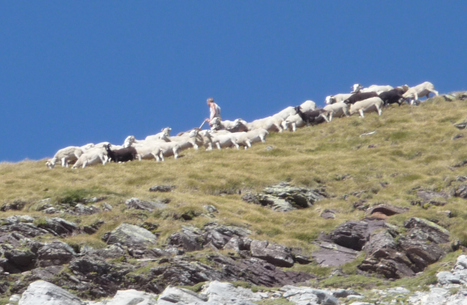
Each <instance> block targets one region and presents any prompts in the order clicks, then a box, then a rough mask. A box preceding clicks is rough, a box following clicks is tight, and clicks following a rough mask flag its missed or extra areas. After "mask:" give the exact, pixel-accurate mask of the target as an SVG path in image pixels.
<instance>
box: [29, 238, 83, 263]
mask: <svg viewBox="0 0 467 305" xmlns="http://www.w3.org/2000/svg"><path fill="white" fill-rule="evenodd" d="M75 255H76V253H75V251H74V250H73V248H72V247H70V246H69V245H68V244H66V243H64V242H61V241H54V242H51V243H48V244H44V245H43V246H41V247H40V248H39V249H38V251H37V260H38V265H39V267H47V266H53V265H63V264H67V263H69V262H70V261H71V260H72V259H73V257H74V256H75Z"/></svg>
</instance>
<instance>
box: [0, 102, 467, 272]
mask: <svg viewBox="0 0 467 305" xmlns="http://www.w3.org/2000/svg"><path fill="white" fill-rule="evenodd" d="M466 118H467V102H462V101H454V102H445V101H444V99H442V98H441V97H438V98H433V99H431V100H429V101H427V102H425V103H422V104H421V105H420V106H418V107H415V106H408V105H403V106H401V107H398V106H393V107H388V108H385V109H384V110H383V115H382V116H381V117H379V116H377V114H376V113H371V114H367V115H366V117H365V118H364V119H362V118H360V117H357V116H353V117H350V118H341V119H339V118H335V119H334V120H333V121H332V122H331V123H329V124H322V125H319V126H313V127H305V128H302V129H299V130H298V131H297V132H295V133H292V132H284V133H281V134H279V133H276V134H270V136H269V137H268V138H267V142H266V143H264V144H262V143H259V144H255V145H254V146H253V147H252V148H251V149H249V150H246V151H245V150H236V149H225V150H222V151H218V150H214V151H205V150H204V148H201V149H200V150H199V151H195V150H188V151H185V152H183V157H182V158H180V159H177V160H174V159H173V158H169V159H166V161H165V162H160V163H157V162H155V161H142V162H129V163H125V164H114V163H111V164H107V165H105V166H102V165H97V166H92V167H88V168H85V169H77V170H72V169H71V168H70V169H66V168H61V167H60V166H57V167H56V168H55V169H53V170H49V169H48V168H47V167H46V166H45V161H46V160H45V159H44V160H40V161H23V162H19V163H0V176H1V182H0V206H1V205H2V204H3V203H8V202H13V201H14V200H24V201H26V202H28V204H27V205H26V207H25V208H24V209H23V210H22V211H20V212H18V211H7V212H0V218H5V217H8V216H10V215H16V214H27V215H31V216H36V217H50V215H46V214H44V213H42V212H39V211H37V208H38V206H39V205H40V200H42V199H45V198H51V202H52V203H53V204H56V205H59V204H60V203H61V204H62V205H63V204H66V202H72V200H71V199H73V198H89V197H106V199H105V202H107V203H109V204H111V205H112V206H113V210H112V211H109V212H102V213H99V214H95V215H92V216H87V217H84V218H79V217H77V216H73V215H69V214H63V215H55V216H59V217H62V218H65V219H67V220H70V221H73V222H75V223H77V224H79V225H80V226H84V225H89V224H92V223H93V222H95V221H97V220H99V219H102V220H104V221H105V225H104V226H102V227H101V228H100V229H99V231H98V232H97V233H96V234H94V235H85V234H83V235H79V236H74V237H70V238H68V239H67V241H68V242H70V243H75V244H81V245H82V244H90V245H92V246H94V247H103V246H105V244H104V243H103V242H102V241H101V237H102V235H103V234H104V233H105V232H108V231H109V230H112V229H114V228H116V227H117V226H118V225H119V224H120V223H121V222H129V223H135V224H141V223H142V222H144V221H151V222H155V223H157V224H158V225H159V228H158V232H159V233H160V237H161V238H160V243H161V244H163V243H164V241H165V239H166V237H168V236H169V235H170V234H172V233H173V232H175V231H178V230H179V229H180V228H181V227H182V226H184V225H194V226H197V227H201V226H203V225H204V224H205V223H208V222H212V221H217V222H218V223H220V224H234V225H239V226H243V227H248V228H249V229H250V230H251V231H252V233H253V234H252V236H251V237H252V238H254V239H262V240H264V239H267V240H269V241H272V242H277V243H280V244H283V245H287V246H294V247H295V246H298V247H302V248H304V249H307V250H308V251H313V249H314V246H313V244H312V243H311V242H312V241H313V240H315V239H316V238H317V236H318V235H319V233H320V232H322V231H324V232H329V231H331V230H333V229H334V228H335V227H336V226H337V225H339V224H340V223H343V222H345V221H347V220H356V219H361V218H363V217H365V212H364V211H361V210H358V209H355V208H354V206H353V203H354V202H356V201H358V200H361V199H365V200H367V204H369V205H370V206H372V205H377V204H382V203H386V204H392V205H396V206H401V207H409V208H410V209H409V211H408V212H407V213H405V214H401V215H397V216H393V217H390V218H388V220H387V221H388V222H390V223H394V224H397V225H401V224H402V223H403V222H404V221H405V220H406V219H408V218H410V217H413V216H417V217H424V218H427V219H430V220H432V221H435V222H437V223H438V224H440V225H442V226H444V227H446V228H448V229H449V231H450V232H451V235H452V239H453V240H454V239H459V240H460V241H461V243H463V244H464V245H467V230H466V228H465V220H466V219H467V209H465V205H466V201H465V200H464V199H461V198H457V197H452V198H450V199H448V200H447V204H446V205H444V206H435V205H424V206H419V205H412V204H411V202H414V201H417V200H418V199H417V194H416V191H415V190H417V189H420V188H422V189H430V190H434V191H440V190H445V191H450V190H452V189H454V188H455V187H456V186H457V185H459V184H461V183H462V182H460V181H458V179H457V177H458V176H463V175H466V168H465V167H453V165H455V164H458V163H460V162H462V161H464V160H467V150H466V149H465V147H466V144H467V131H465V130H458V129H457V128H455V127H454V126H453V124H454V123H459V122H462V121H463V120H464V119H466ZM371 132H374V133H372V134H371V135H363V134H365V133H371ZM457 135H460V136H462V137H458V138H456V139H453V138H454V137H455V136H457ZM53 153H54V152H51V155H52V154H53ZM281 181H288V182H290V183H291V184H293V185H296V186H311V187H317V188H318V187H320V188H324V189H325V190H326V192H327V193H328V194H329V195H330V198H327V199H325V200H322V201H320V202H318V203H317V204H315V205H314V206H313V207H312V208H309V209H303V210H296V211H292V212H287V213H279V212H274V211H272V210H270V209H268V208H265V207H261V206H257V205H253V204H249V203H246V202H244V201H243V200H242V199H241V196H242V194H244V193H245V192H248V191H253V192H256V191H258V192H259V191H262V189H263V188H264V187H266V186H269V185H273V184H277V183H279V182H281ZM158 184H169V185H175V186H176V188H175V190H174V191H173V192H171V193H153V192H149V188H150V187H151V186H154V185H158ZM355 195H358V197H356V196H355ZM132 197H137V198H139V199H142V200H156V199H170V203H169V204H168V206H169V207H168V208H167V209H165V210H163V211H162V212H156V213H150V212H143V211H139V210H127V209H126V208H125V204H124V202H125V201H126V200H127V199H129V198H132ZM207 204H210V205H214V206H215V207H216V208H217V209H218V211H219V213H218V214H216V215H215V218H210V217H207V216H200V217H195V218H194V219H193V220H190V221H185V220H183V219H180V217H179V216H180V215H181V214H183V213H191V214H193V215H197V214H201V213H204V208H203V206H205V205H207ZM324 209H333V210H335V211H337V213H336V219H333V220H326V219H323V218H321V217H319V215H320V213H321V212H322V211H323V210H324ZM446 210H449V211H451V213H452V215H453V216H454V217H451V218H448V216H447V215H446V213H444V211H446ZM297 268H298V267H297ZM317 270H318V269H317Z"/></svg>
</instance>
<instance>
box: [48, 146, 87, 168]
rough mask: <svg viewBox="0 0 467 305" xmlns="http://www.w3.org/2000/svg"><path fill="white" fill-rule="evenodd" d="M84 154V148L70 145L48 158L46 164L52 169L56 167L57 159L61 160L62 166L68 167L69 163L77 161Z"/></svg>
mask: <svg viewBox="0 0 467 305" xmlns="http://www.w3.org/2000/svg"><path fill="white" fill-rule="evenodd" d="M82 154H83V150H82V149H81V147H78V146H68V147H65V148H62V149H59V150H58V151H57V152H56V153H55V155H54V156H53V158H51V159H49V160H47V162H45V165H47V167H48V168H50V169H52V168H54V167H55V164H56V163H57V161H60V162H61V165H62V167H68V164H69V163H72V162H75V161H76V160H78V158H79V157H80V156H81V155H82Z"/></svg>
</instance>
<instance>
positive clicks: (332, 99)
mask: <svg viewBox="0 0 467 305" xmlns="http://www.w3.org/2000/svg"><path fill="white" fill-rule="evenodd" d="M351 95H352V93H339V94H335V95H328V96H326V99H325V102H326V104H328V105H331V104H336V103H342V102H344V101H345V100H346V99H348V98H349V97H350V96H351Z"/></svg>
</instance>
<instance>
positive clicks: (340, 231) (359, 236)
mask: <svg viewBox="0 0 467 305" xmlns="http://www.w3.org/2000/svg"><path fill="white" fill-rule="evenodd" d="M369 235H370V233H369V232H368V223H367V222H364V221H348V222H345V223H343V224H341V225H339V226H338V227H337V228H336V229H335V230H334V231H333V232H332V233H331V234H330V238H331V240H332V241H333V242H334V243H336V244H338V245H340V246H343V247H346V248H350V249H354V250H357V251H360V250H362V248H363V246H364V245H365V243H366V242H367V241H368V237H369Z"/></svg>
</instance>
